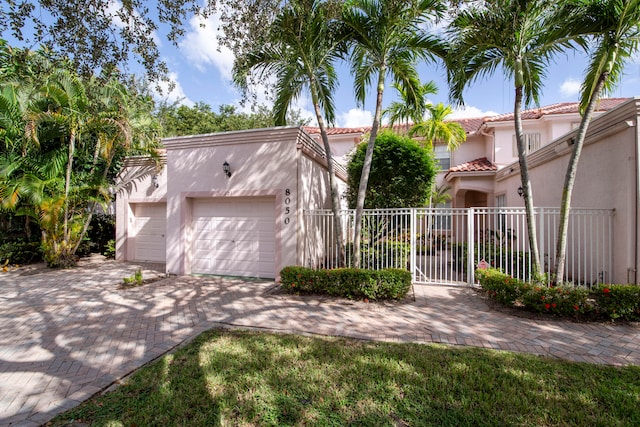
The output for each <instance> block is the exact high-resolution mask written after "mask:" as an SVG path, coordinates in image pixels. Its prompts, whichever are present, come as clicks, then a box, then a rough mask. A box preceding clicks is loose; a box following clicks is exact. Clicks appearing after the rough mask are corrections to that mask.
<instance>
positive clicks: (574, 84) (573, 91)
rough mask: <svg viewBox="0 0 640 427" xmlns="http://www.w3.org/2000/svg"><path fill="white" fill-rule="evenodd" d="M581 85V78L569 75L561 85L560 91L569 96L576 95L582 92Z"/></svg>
mask: <svg viewBox="0 0 640 427" xmlns="http://www.w3.org/2000/svg"><path fill="white" fill-rule="evenodd" d="M580 85H581V83H580V81H579V80H576V79H574V78H573V77H569V78H568V79H566V80H565V81H564V82H562V84H561V85H560V93H561V94H562V95H563V96H565V97H567V98H570V97H571V98H572V97H575V96H576V95H577V94H579V93H580Z"/></svg>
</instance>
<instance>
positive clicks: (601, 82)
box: [554, 0, 640, 284]
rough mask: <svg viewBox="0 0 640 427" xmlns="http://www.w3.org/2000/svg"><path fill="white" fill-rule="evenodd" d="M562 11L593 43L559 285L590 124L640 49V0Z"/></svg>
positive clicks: (564, 207) (572, 162) (566, 201)
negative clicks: (607, 94)
mask: <svg viewBox="0 0 640 427" xmlns="http://www.w3.org/2000/svg"><path fill="white" fill-rule="evenodd" d="M563 13H564V16H566V17H567V21H568V22H569V24H570V26H571V27H572V31H573V32H574V34H576V35H577V36H590V37H591V42H592V43H591V44H589V46H590V47H591V52H590V60H589V65H588V67H587V71H586V74H585V77H584V81H583V83H582V93H581V97H580V113H581V114H582V119H581V121H580V127H579V128H578V134H577V135H576V138H575V142H574V144H573V151H572V152H571V157H570V159H569V164H568V165H567V172H566V175H565V180H564V186H563V189H562V202H561V205H560V222H559V224H558V240H557V244H556V260H555V274H554V282H555V283H557V284H559V283H562V281H563V279H564V266H565V259H566V250H567V228H568V225H569V210H570V205H571V194H572V192H573V186H574V183H575V178H576V171H577V169H578V161H579V159H580V154H581V152H582V147H583V146H584V141H585V138H586V136H587V130H588V128H589V123H590V122H591V119H592V118H593V112H594V110H595V107H596V104H597V102H598V100H599V98H600V96H601V95H602V94H603V93H606V92H610V91H611V90H612V89H613V87H614V86H615V85H616V84H617V83H618V82H619V81H620V78H621V77H622V71H623V70H624V66H625V64H626V63H627V62H628V61H629V59H630V58H632V57H633V55H634V53H636V52H638V47H639V45H640V0H572V1H568V2H565V5H564V9H563Z"/></svg>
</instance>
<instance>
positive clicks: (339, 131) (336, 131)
mask: <svg viewBox="0 0 640 427" xmlns="http://www.w3.org/2000/svg"><path fill="white" fill-rule="evenodd" d="M369 129H371V127H366V128H364V127H356V128H327V134H328V135H349V134H352V133H365V132H368V131H369ZM302 130H304V131H305V132H306V133H308V134H309V135H315V134H319V133H320V128H319V127H315V126H303V127H302Z"/></svg>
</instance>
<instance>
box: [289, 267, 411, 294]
mask: <svg viewBox="0 0 640 427" xmlns="http://www.w3.org/2000/svg"><path fill="white" fill-rule="evenodd" d="M280 280H281V287H282V289H283V290H284V291H285V292H288V293H301V294H324V295H331V296H342V297H347V298H367V299H370V300H380V299H400V298H402V297H404V296H405V295H406V294H407V292H409V289H411V273H410V272H409V271H407V270H400V269H386V270H364V269H356V268H336V269H331V270H312V269H310V268H305V267H296V266H290V267H285V268H283V269H282V270H281V271H280Z"/></svg>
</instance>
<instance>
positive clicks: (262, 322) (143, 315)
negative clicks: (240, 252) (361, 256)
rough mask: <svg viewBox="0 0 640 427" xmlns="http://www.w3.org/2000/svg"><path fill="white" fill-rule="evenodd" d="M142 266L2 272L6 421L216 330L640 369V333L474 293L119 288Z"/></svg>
mask: <svg viewBox="0 0 640 427" xmlns="http://www.w3.org/2000/svg"><path fill="white" fill-rule="evenodd" d="M137 268H138V266H136V265H134V264H125V263H116V262H113V261H111V262H96V263H93V262H90V261H83V262H82V263H81V265H80V267H79V268H76V269H72V270H59V271H51V270H47V269H43V268H40V269H38V268H33V267H25V268H21V269H18V270H15V271H12V272H8V273H0V316H1V321H2V329H1V330H0V425H3V426H4V425H11V426H36V425H40V424H43V423H45V422H46V421H48V420H49V419H51V418H52V417H53V416H55V415H56V414H58V413H60V412H63V411H64V410H66V409H68V408H71V407H73V406H76V405H78V404H79V403H80V402H82V401H83V400H85V399H87V398H89V397H91V396H92V395H93V394H95V393H98V392H100V391H102V390H104V389H105V388H106V387H108V386H109V385H111V384H113V383H114V382H117V381H118V380H119V379H121V378H123V377H124V376H126V375H127V374H129V373H130V372H131V371H133V370H135V369H137V368H138V367H140V366H142V365H144V364H145V363H147V362H149V361H151V360H153V359H155V358H157V357H158V356H160V355H162V354H164V353H165V352H167V351H169V350H171V349H172V348H173V347H175V346H176V345H179V344H180V343H182V342H184V341H185V340H188V339H190V338H192V337H194V336H196V335H197V334H199V333H200V332H202V331H204V330H207V329H210V328H212V327H216V326H226V327H230V326H232V327H243V328H245V327H246V328H261V329H264V330H268V331H283V332H292V333H311V334H322V335H339V336H345V337H353V338H361V339H368V340H386V341H402V342H421V343H430V342H438V343H449V344H458V345H470V346H478V347H486V348H495V349H504V350H512V351H519V352H528V353H534V354H540V355H546V356H551V357H556V358H562V359H567V360H575V361H585V362H589V363H598V364H612V365H626V364H634V365H640V329H638V328H634V327H628V326H611V325H601V324H577V323H570V322H562V321H539V320H530V319H524V318H514V317H511V316H509V315H507V314H504V313H501V312H497V311H494V310H491V309H490V308H489V307H488V306H487V305H486V304H485V302H484V301H483V300H482V298H480V297H479V296H478V295H477V294H476V293H475V292H473V291H472V290H469V289H464V288H451V287H435V286H416V287H415V301H409V302H406V303H401V304H400V303H383V304H368V303H364V302H357V301H356V302H353V301H342V300H336V299H329V298H316V297H296V296H289V295H280V294H278V293H275V292H273V289H274V286H275V284H274V283H273V281H259V280H241V279H233V278H218V277H170V278H164V279H161V280H159V281H156V282H154V283H150V284H147V285H145V286H142V287H138V288H131V289H118V287H117V284H118V283H120V282H121V281H122V278H123V277H125V276H130V275H132V274H133V273H134V271H135V270H136V269H137ZM143 275H144V277H145V278H152V277H159V276H160V273H158V272H156V271H152V270H144V271H143Z"/></svg>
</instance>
